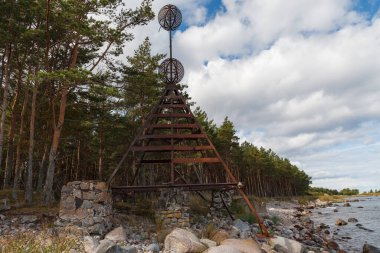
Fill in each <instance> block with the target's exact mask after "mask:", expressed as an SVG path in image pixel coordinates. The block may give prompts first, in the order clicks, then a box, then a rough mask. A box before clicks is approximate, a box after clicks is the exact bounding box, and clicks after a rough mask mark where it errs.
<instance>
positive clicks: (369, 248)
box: [362, 243, 380, 253]
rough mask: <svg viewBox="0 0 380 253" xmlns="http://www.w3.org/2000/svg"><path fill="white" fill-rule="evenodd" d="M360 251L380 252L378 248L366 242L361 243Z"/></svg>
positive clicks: (368, 252) (365, 252) (366, 252)
mask: <svg viewBox="0 0 380 253" xmlns="http://www.w3.org/2000/svg"><path fill="white" fill-rule="evenodd" d="M362 253H380V249H379V248H377V247H375V246H372V245H370V244H367V243H366V244H364V245H363V252H362Z"/></svg>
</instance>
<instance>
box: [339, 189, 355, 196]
mask: <svg viewBox="0 0 380 253" xmlns="http://www.w3.org/2000/svg"><path fill="white" fill-rule="evenodd" d="M339 194H340V195H357V194H359V190H358V189H350V188H344V189H342V190H340V191H339Z"/></svg>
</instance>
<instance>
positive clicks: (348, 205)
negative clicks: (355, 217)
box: [343, 202, 351, 207]
mask: <svg viewBox="0 0 380 253" xmlns="http://www.w3.org/2000/svg"><path fill="white" fill-rule="evenodd" d="M343 206H344V207H350V206H351V205H350V203H348V202H346V203H344V204H343Z"/></svg>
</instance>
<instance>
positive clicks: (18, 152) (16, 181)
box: [12, 89, 29, 199]
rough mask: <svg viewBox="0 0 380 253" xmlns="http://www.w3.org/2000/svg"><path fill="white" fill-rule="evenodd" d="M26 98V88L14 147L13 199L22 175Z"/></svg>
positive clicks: (27, 96)
mask: <svg viewBox="0 0 380 253" xmlns="http://www.w3.org/2000/svg"><path fill="white" fill-rule="evenodd" d="M28 100H29V91H28V89H25V95H24V103H23V104H22V110H21V117H20V131H19V137H18V141H17V148H16V165H15V176H14V178H13V189H12V196H13V198H14V199H16V198H17V190H18V189H19V183H20V182H19V181H20V177H21V175H22V166H21V163H20V160H21V141H22V136H23V133H24V115H25V111H26V108H27V105H28Z"/></svg>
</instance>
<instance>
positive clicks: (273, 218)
mask: <svg viewBox="0 0 380 253" xmlns="http://www.w3.org/2000/svg"><path fill="white" fill-rule="evenodd" d="M270 219H271V220H272V221H273V224H274V225H277V224H279V223H280V222H281V218H280V217H278V216H276V215H273V216H272V217H270Z"/></svg>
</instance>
